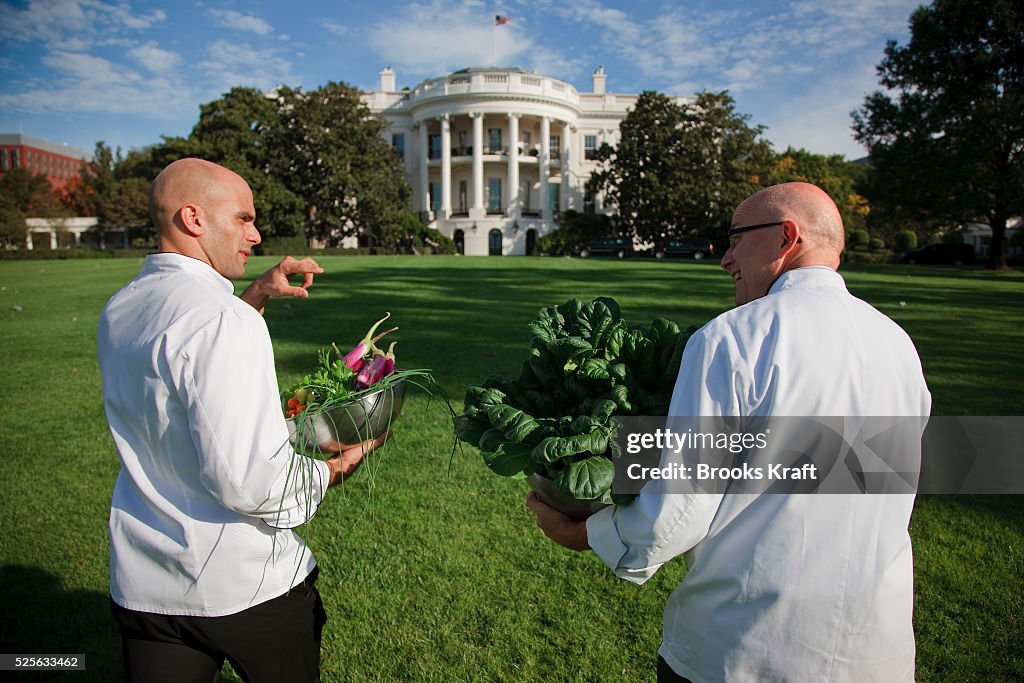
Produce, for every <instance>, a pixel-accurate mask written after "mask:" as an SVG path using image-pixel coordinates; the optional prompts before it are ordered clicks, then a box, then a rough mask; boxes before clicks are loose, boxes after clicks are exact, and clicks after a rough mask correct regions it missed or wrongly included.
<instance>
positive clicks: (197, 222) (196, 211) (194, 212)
mask: <svg viewBox="0 0 1024 683" xmlns="http://www.w3.org/2000/svg"><path fill="white" fill-rule="evenodd" d="M178 222H179V223H180V225H181V228H182V230H184V231H185V232H186V233H188V234H189V235H191V236H192V237H199V236H200V235H202V234H203V232H205V230H204V227H205V226H204V225H203V223H204V221H203V217H202V211H201V210H200V208H199V207H198V206H196V205H195V204H185V205H184V206H182V207H181V208H180V209H178Z"/></svg>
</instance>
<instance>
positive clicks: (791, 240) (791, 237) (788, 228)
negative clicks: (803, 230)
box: [779, 221, 803, 256]
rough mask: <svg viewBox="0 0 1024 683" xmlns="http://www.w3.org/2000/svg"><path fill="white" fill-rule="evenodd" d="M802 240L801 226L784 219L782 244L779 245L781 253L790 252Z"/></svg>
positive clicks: (783, 254)
mask: <svg viewBox="0 0 1024 683" xmlns="http://www.w3.org/2000/svg"><path fill="white" fill-rule="evenodd" d="M802 241H803V240H801V239H800V226H799V225H798V224H796V223H794V222H793V221H783V223H782V244H781V245H780V247H779V252H780V254H781V255H782V256H785V255H787V254H789V253H790V252H791V251H793V249H795V248H796V245H798V244H800V243H801V242H802Z"/></svg>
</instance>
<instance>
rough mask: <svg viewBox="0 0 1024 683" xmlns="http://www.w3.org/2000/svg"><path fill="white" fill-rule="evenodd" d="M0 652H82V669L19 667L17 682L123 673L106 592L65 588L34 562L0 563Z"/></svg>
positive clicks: (112, 676)
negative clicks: (0, 615)
mask: <svg viewBox="0 0 1024 683" xmlns="http://www.w3.org/2000/svg"><path fill="white" fill-rule="evenodd" d="M0 605H3V609H4V617H3V619H0V652H3V653H7V654H34V655H69V654H75V655H84V656H85V671H84V672H83V671H65V672H53V671H33V672H27V671H26V672H19V673H18V674H17V676H16V678H17V680H19V681H53V680H64V678H70V679H72V680H75V681H118V680H122V679H123V678H124V675H123V665H122V661H121V637H120V633H119V631H118V628H117V624H116V622H115V621H114V618H113V617H112V616H111V613H110V597H109V596H108V595H107V594H105V593H99V592H96V591H83V590H67V589H66V588H64V586H63V582H62V580H61V578H60V577H59V576H55V575H53V574H50V573H48V572H45V571H43V570H41V569H39V568H37V567H26V566H21V565H4V566H0Z"/></svg>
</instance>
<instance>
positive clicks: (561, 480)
mask: <svg viewBox="0 0 1024 683" xmlns="http://www.w3.org/2000/svg"><path fill="white" fill-rule="evenodd" d="M614 477H615V467H614V466H613V465H612V462H611V460H609V459H608V458H604V457H596V458H587V459H586V460H577V461H576V462H571V463H569V464H568V465H567V466H566V468H565V469H563V470H562V471H561V472H559V473H558V474H557V475H556V476H555V479H554V483H555V486H557V487H558V488H560V489H562V490H563V491H565V492H566V493H568V494H569V495H571V496H572V497H574V498H577V499H579V500H603V499H608V500H610V494H611V488H612V480H613V479H614Z"/></svg>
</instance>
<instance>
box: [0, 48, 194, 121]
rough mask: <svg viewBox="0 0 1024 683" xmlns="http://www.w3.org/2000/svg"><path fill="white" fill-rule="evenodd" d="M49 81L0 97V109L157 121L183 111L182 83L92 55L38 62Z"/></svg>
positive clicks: (59, 53)
mask: <svg viewBox="0 0 1024 683" xmlns="http://www.w3.org/2000/svg"><path fill="white" fill-rule="evenodd" d="M43 62H44V63H45V64H46V65H47V66H48V67H50V68H51V69H53V71H54V74H55V75H54V77H53V78H52V79H49V80H48V81H47V84H46V86H45V87H34V88H33V87H29V88H26V89H24V90H22V91H20V92H12V93H4V94H0V109H7V110H12V111H14V110H17V111H27V112H51V111H59V112H102V113H114V114H133V115H139V116H149V117H153V118H160V119H170V118H172V117H174V116H179V115H181V114H182V113H183V111H184V110H185V109H186V108H191V106H192V105H186V104H185V100H186V99H187V98H185V97H184V96H183V93H184V92H185V89H184V88H182V87H181V84H179V83H176V82H175V81H174V80H173V79H171V78H166V77H164V78H155V79H154V78H147V77H144V76H143V75H142V74H140V73H139V72H137V71H134V70H133V69H130V68H128V67H126V66H124V65H120V64H116V63H114V62H112V61H110V60H107V59H103V58H101V57H97V56H94V55H88V54H82V53H77V52H66V51H54V52H52V53H50V54H49V55H47V56H46V57H44V58H43Z"/></svg>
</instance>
